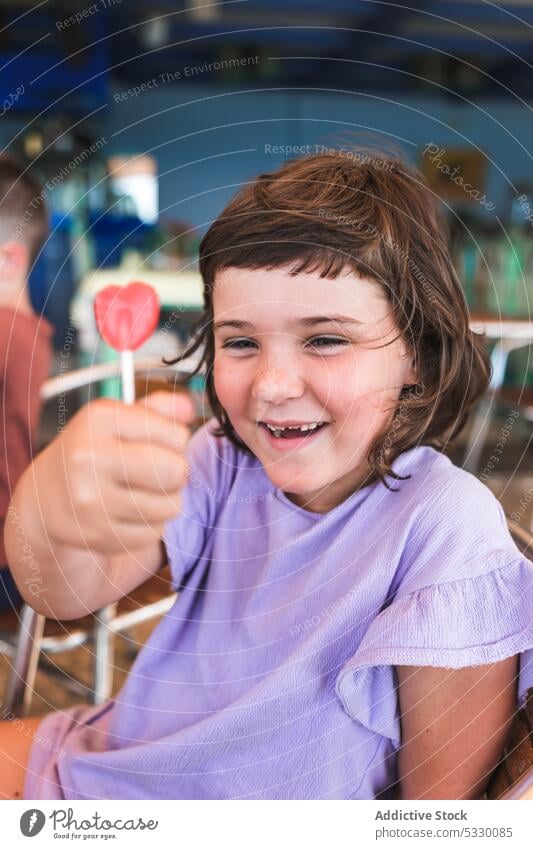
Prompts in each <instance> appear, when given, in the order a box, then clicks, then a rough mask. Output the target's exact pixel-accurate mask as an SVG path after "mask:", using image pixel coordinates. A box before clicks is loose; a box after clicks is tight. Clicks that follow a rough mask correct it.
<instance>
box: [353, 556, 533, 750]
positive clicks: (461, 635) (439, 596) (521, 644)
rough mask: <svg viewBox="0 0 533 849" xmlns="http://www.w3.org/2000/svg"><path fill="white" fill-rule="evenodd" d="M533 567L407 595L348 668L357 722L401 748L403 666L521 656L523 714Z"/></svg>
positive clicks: (518, 566) (531, 676) (532, 654)
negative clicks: (398, 676) (399, 672)
mask: <svg viewBox="0 0 533 849" xmlns="http://www.w3.org/2000/svg"><path fill="white" fill-rule="evenodd" d="M532 589H533V564H532V563H531V561H529V560H528V559H527V558H525V557H523V556H520V555H519V556H517V557H516V558H515V559H514V560H513V561H512V562H509V563H508V564H506V565H505V566H502V567H501V568H497V569H493V570H492V571H490V572H488V573H486V574H482V575H478V576H476V577H473V578H463V579H460V580H456V581H447V582H445V583H441V584H436V585H433V586H425V587H423V588H421V589H419V590H416V591H413V592H409V593H407V594H405V595H401V593H399V594H398V595H397V597H396V598H395V599H394V601H393V602H392V603H391V604H389V606H388V607H386V608H385V609H384V610H382V612H381V613H380V614H379V615H378V616H377V617H376V619H375V620H374V621H373V622H372V624H371V626H370V627H369V629H368V630H367V632H366V634H365V636H364V637H363V639H362V641H361V643H360V644H359V647H358V649H357V651H356V653H355V654H354V655H353V657H352V658H350V660H349V661H347V663H346V664H345V665H344V666H343V667H342V669H341V671H340V673H339V674H338V676H337V680H336V691H337V695H338V697H339V698H340V700H341V702H342V705H343V707H344V709H345V710H346V712H347V713H348V714H349V716H351V717H352V719H354V720H356V721H358V722H360V723H361V724H363V725H364V726H366V727H367V728H368V729H370V730H371V731H373V732H375V733H376V734H379V735H382V736H384V737H387V738H389V740H391V741H392V743H393V745H394V746H395V747H398V746H399V745H400V719H399V710H398V698H397V681H396V676H395V672H394V667H395V666H398V665H413V666H435V667H446V668H452V669H456V668H460V667H467V666H476V665H481V664H489V663H494V662H497V661H500V660H504V659H505V658H506V657H510V656H512V655H515V654H520V655H521V657H520V678H519V684H518V697H519V701H520V706H522V704H523V703H524V701H525V698H526V694H527V691H528V689H529V688H530V687H533V650H532V649H533V600H532V596H533V593H532Z"/></svg>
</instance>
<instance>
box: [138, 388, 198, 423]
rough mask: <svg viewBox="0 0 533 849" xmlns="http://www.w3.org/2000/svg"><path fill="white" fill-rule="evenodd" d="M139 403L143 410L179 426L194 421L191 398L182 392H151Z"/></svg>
mask: <svg viewBox="0 0 533 849" xmlns="http://www.w3.org/2000/svg"><path fill="white" fill-rule="evenodd" d="M139 403H140V404H142V405H143V406H144V407H145V409H148V410H151V411H152V412H154V413H158V414H159V415H160V416H163V417H164V418H168V419H171V421H174V422H177V423H179V424H191V422H192V421H193V419H194V404H193V401H192V398H191V397H190V395H188V394H187V393H186V392H183V391H173V392H164V391H163V392H152V393H151V394H150V395H147V396H146V397H145V398H143V399H142V401H141V402H139Z"/></svg>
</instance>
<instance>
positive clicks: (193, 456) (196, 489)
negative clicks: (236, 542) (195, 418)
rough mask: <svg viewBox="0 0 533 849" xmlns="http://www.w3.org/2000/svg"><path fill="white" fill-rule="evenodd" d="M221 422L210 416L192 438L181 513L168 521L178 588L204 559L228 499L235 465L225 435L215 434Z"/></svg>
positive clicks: (166, 535) (174, 581)
mask: <svg viewBox="0 0 533 849" xmlns="http://www.w3.org/2000/svg"><path fill="white" fill-rule="evenodd" d="M217 424H218V422H217V421H216V419H210V420H209V421H208V422H207V423H206V424H205V425H203V426H202V427H200V428H199V429H198V430H197V431H196V432H195V433H194V434H193V436H192V437H191V439H190V440H189V442H188V445H187V448H186V452H185V454H186V457H187V460H188V462H189V466H190V470H189V478H188V483H187V485H186V486H185V487H184V489H183V491H182V509H181V513H180V515H179V516H176V517H175V518H174V519H170V520H169V521H168V522H167V523H166V525H165V531H164V534H163V541H164V543H165V547H166V550H167V556H168V562H169V565H170V572H171V578H172V584H173V586H174V588H175V589H179V588H180V586H181V584H182V581H183V579H184V577H185V576H186V575H187V574H188V573H189V572H190V571H191V570H192V569H193V568H194V566H195V565H196V564H197V563H198V562H199V560H200V559H201V557H202V554H203V552H204V549H205V546H206V542H207V539H208V536H209V534H210V531H211V529H212V528H213V527H214V525H215V523H216V517H217V513H218V510H219V509H220V505H221V504H223V503H224V491H225V488H227V486H228V480H227V478H228V475H229V474H230V473H231V467H230V465H229V464H228V463H226V462H225V458H224V453H225V442H226V441H225V439H224V438H219V437H214V436H213V435H212V431H213V429H214V427H215V426H216V425H217Z"/></svg>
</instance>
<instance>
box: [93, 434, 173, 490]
mask: <svg viewBox="0 0 533 849" xmlns="http://www.w3.org/2000/svg"><path fill="white" fill-rule="evenodd" d="M108 461H109V466H108V468H109V473H110V475H111V477H112V480H113V481H114V482H116V483H118V484H120V485H122V486H126V487H128V486H129V487H134V488H136V489H140V490H143V491H148V492H158V493H167V494H169V495H171V494H173V493H176V492H178V491H179V490H180V489H181V488H182V487H184V486H185V485H186V484H187V480H188V474H187V473H188V463H187V461H186V459H185V456H184V453H183V452H182V451H180V450H179V449H177V448H176V449H172V450H169V449H168V448H167V447H166V446H162V445H159V444H157V443H152V444H150V445H146V444H144V443H135V442H124V441H122V442H119V448H118V450H117V451H116V452H113V453H112V454H110V455H109V456H108Z"/></svg>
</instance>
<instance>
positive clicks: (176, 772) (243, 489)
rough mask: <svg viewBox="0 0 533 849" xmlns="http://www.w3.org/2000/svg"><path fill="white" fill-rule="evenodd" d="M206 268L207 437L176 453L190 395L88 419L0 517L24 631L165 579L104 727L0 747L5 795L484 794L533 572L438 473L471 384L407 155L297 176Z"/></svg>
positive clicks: (283, 181)
mask: <svg viewBox="0 0 533 849" xmlns="http://www.w3.org/2000/svg"><path fill="white" fill-rule="evenodd" d="M200 267H201V272H202V275H203V280H204V287H205V288H204V296H205V315H204V317H203V321H202V322H201V324H200V325H199V327H198V331H199V332H198V333H197V334H196V336H195V337H194V339H193V342H192V343H191V346H190V349H189V351H187V352H186V353H185V356H188V355H189V354H190V353H192V352H194V351H195V350H197V349H201V350H202V353H203V361H202V364H203V366H204V367H205V370H206V375H207V393H208V397H209V400H210V404H211V407H212V411H213V413H214V417H213V419H212V420H210V421H209V422H208V423H207V424H206V425H205V426H204V427H201V428H200V429H199V430H198V431H196V433H195V434H194V436H193V437H192V439H191V440H190V442H189V443H188V446H187V451H186V457H184V456H183V453H184V448H185V443H186V440H187V427H186V425H187V423H188V422H190V419H191V409H190V407H189V406H188V402H187V401H186V400H184V399H183V398H181V397H179V396H176V397H174V398H173V397H172V396H171V395H168V394H167V395H165V394H163V395H155V396H152V398H151V399H149V400H148V402H147V404H146V405H145V406H144V407H143V406H141V405H140V404H138V405H136V406H135V407H134V408H125V407H124V406H123V405H121V404H118V403H115V402H111V401H108V400H107V401H106V400H99V401H96V402H95V403H93V404H91V405H89V406H88V407H86V408H85V409H84V410H82V411H81V412H80V413H79V414H78V415H77V416H76V417H74V419H73V420H72V421H71V423H70V424H69V425H68V427H67V428H66V429H65V430H64V432H63V433H62V434H61V435H60V436H59V437H58V438H57V439H56V440H55V442H53V443H52V444H51V445H50V446H49V447H48V448H47V449H46V450H45V451H44V452H43V453H42V454H41V455H40V456H39V457H38V458H37V460H36V461H35V463H34V464H33V467H31V468H30V470H29V471H28V472H27V473H26V474H25V475H24V477H23V479H22V481H21V483H20V485H19V487H18V488H17V491H16V493H15V496H14V499H13V506H14V508H15V510H16V511H17V515H18V516H19V518H20V521H22V522H23V523H24V526H25V528H26V536H27V541H28V542H29V544H30V545H31V547H32V550H33V556H34V560H35V561H36V562H38V563H40V564H41V569H42V572H43V584H44V586H45V587H46V589H47V592H46V593H42V594H41V596H40V597H39V599H38V604H39V606H38V607H37V605H35V606H36V609H38V610H39V611H40V612H42V613H46V614H48V615H54V616H57V617H58V618H63V619H68V618H74V617H77V616H80V615H82V614H85V613H86V612H87V610H95V609H97V608H99V607H102V606H103V605H105V604H108V603H110V602H113V601H115V600H116V599H118V598H119V597H120V596H121V595H124V594H125V593H127V592H129V591H130V590H131V589H132V588H133V587H135V586H137V585H138V584H140V583H141V582H142V581H144V580H145V579H146V578H147V577H148V576H149V575H150V574H151V573H155V572H156V571H157V570H158V569H159V568H160V567H161V565H162V564H163V563H164V559H165V557H167V558H168V560H169V562H170V566H171V570H172V575H173V581H174V584H175V586H176V588H177V589H178V590H179V597H178V599H177V601H176V604H175V606H174V608H173V609H172V610H171V612H170V613H169V614H167V616H166V617H165V618H164V619H163V621H161V622H160V624H159V625H158V627H157V628H156V629H155V631H154V632H153V634H152V636H151V637H150V639H149V641H148V642H147V644H146V645H145V647H144V649H143V650H142V651H141V653H140V655H139V657H138V658H137V661H136V663H135V664H134V666H133V668H132V670H131V673H130V676H129V679H128V681H127V683H126V685H125V686H124V688H123V689H122V690H121V692H120V693H119V694H118V696H117V697H116V698H114V699H112V700H111V701H110V702H109V703H108V704H106V705H105V706H104V707H99V708H87V707H82V706H80V707H76V708H73V709H71V710H68V711H65V712H61V713H55V714H51V715H49V716H47V717H46V718H45V719H44V720H43V721H42V722H41V723H40V725H39V728H38V732H39V733H38V737H37V738H36V739H35V742H34V743H33V744H32V745H31V747H29V751H28V746H26V747H25V748H24V747H23V746H20V745H19V747H18V748H17V741H16V740H15V737H16V734H15V732H14V731H13V729H7V730H6V728H5V727H4V730H3V735H4V737H3V739H4V742H3V745H4V751H5V753H6V756H7V757H9V758H10V759H11V761H12V762H13V761H15V762H17V763H19V764H21V766H20V769H19V773H18V779H17V780H18V781H19V784H20V785H21V786H20V787H18V788H17V787H16V786H14V785H13V782H12V783H11V784H10V785H9V786H8V785H6V786H5V787H4V788H3V792H4V794H5V795H7V796H8V795H13V794H14V793H15V792H17V791H18V792H21V790H22V780H23V779H24V790H23V792H24V795H25V797H27V798H32V799H37V798H48V799H52V798H53V799H61V798H65V799H86V798H91V799H93V798H103V799H107V798H112V799H119V798H126V799H128V798H147V799H148V798H150V799H153V798H158V799H161V798H163V799H166V798H172V799H235V798H254V799H370V798H374V797H376V796H378V795H380V796H381V797H395V796H396V797H398V796H401V797H403V798H406V799H422V798H429V799H441V798H452V799H461V798H474V797H478V796H480V795H481V794H482V793H483V791H484V788H485V786H486V783H487V780H488V778H489V776H490V774H491V772H492V771H493V770H494V768H495V767H496V765H497V762H498V760H499V758H500V756H501V754H502V750H503V745H504V740H505V737H506V734H507V731H508V728H509V725H510V722H511V720H512V718H513V714H514V713H515V711H516V709H517V705H518V704H521V703H522V702H523V701H524V698H525V695H526V691H527V688H528V687H529V686H531V684H533V670H532V664H531V655H532V653H531V651H529V650H530V649H531V647H532V645H533V639H532V631H531V622H532V597H531V578H532V564H531V562H530V561H529V560H527V559H526V558H525V557H523V556H521V554H520V552H519V551H518V550H517V548H516V547H515V545H514V543H513V542H512V540H511V538H510V535H509V533H508V530H507V526H506V522H505V518H504V514H503V512H502V509H501V507H500V505H499V503H498V501H497V500H496V499H495V498H494V497H493V495H492V494H491V492H490V491H489V490H488V489H487V488H486V487H485V486H484V485H483V484H481V483H480V482H479V481H478V480H477V479H476V478H474V477H473V476H472V475H470V474H468V473H466V472H464V471H463V470H461V469H460V468H457V467H456V466H454V465H453V464H452V463H451V462H450V460H449V459H447V458H446V456H445V455H444V454H443V453H441V451H440V450H439V449H442V448H443V447H444V446H445V445H446V444H447V441H448V439H450V438H451V437H453V436H454V435H455V434H457V433H458V432H459V431H460V429H461V427H462V426H463V424H464V422H465V420H466V417H467V414H468V412H469V410H470V409H471V407H472V404H473V403H474V402H475V401H476V400H477V399H478V398H480V397H481V395H482V394H483V392H484V391H485V389H486V387H487V381H488V376H489V368H488V365H487V359H486V355H485V353H484V352H483V349H482V346H481V342H480V340H479V339H478V338H477V337H476V336H475V335H473V334H472V333H471V332H470V330H469V326H468V315H467V309H466V306H465V302H464V298H463V295H462V291H461V287H460V283H459V281H458V279H457V277H456V275H455V272H454V270H453V267H452V264H451V261H450V257H449V254H448V251H447V247H446V241H445V236H444V232H443V224H442V222H441V221H440V219H439V215H438V212H437V209H436V205H435V203H434V199H433V197H432V196H431V194H430V192H429V190H428V188H427V187H426V186H425V185H424V183H423V181H422V178H421V176H420V174H419V173H418V172H417V171H416V170H414V169H412V168H410V167H408V166H406V165H405V164H404V163H403V162H401V161H400V160H399V159H394V158H390V157H386V158H381V159H377V158H375V156H374V157H372V156H367V155H365V156H359V157H356V156H355V155H354V156H353V157H351V158H348V157H346V156H345V155H342V153H340V152H339V153H335V152H332V151H330V152H326V153H322V154H321V155H317V156H311V157H306V158H304V159H300V160H295V161H290V162H288V163H286V164H285V165H284V166H283V167H282V168H281V169H280V170H279V171H277V172H274V173H271V174H263V175H261V176H260V177H258V178H257V180H255V181H254V182H253V183H251V184H250V185H246V186H245V187H244V188H243V189H242V190H241V191H240V192H239V194H238V195H237V196H236V197H235V198H234V200H233V201H232V202H231V203H230V204H229V206H228V207H227V208H226V209H225V210H224V212H223V213H222V214H221V215H220V217H219V218H218V219H217V220H216V221H215V222H214V224H213V225H212V226H211V228H210V229H209V231H208V233H207V234H206V236H205V238H204V240H203V242H202V245H201V250H200ZM187 475H188V478H187ZM176 514H178V515H177V517H176ZM171 517H173V518H171ZM167 520H168V521H167ZM161 532H162V533H163V537H164V545H165V549H166V555H165V554H164V552H163V550H162V548H161V544H160V542H159V537H160V533H161ZM7 546H8V553H9V558H10V564H11V568H12V569H13V571H14V573H15V576H16V579H17V581H18V584H19V586H20V589H21V592H24V587H25V583H24V577H25V575H24V569H25V567H24V561H23V560H22V543H21V541H20V534H19V535H18V536H17V535H16V534H15V533H14V532H13V531H12V530H11V529H9V528H8V532H7ZM28 601H29V602H30V603H32V601H33V602H34V604H35V600H34V599H33V600H32V599H31V598H29V599H28ZM19 736H20V735H19ZM43 740H44V741H45V742H46V745H44V744H43V742H42V741H43ZM51 751H53V752H54V754H51ZM26 758H27V760H26Z"/></svg>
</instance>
